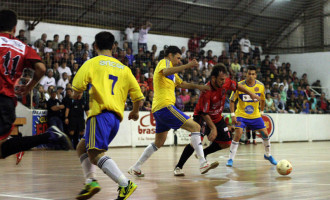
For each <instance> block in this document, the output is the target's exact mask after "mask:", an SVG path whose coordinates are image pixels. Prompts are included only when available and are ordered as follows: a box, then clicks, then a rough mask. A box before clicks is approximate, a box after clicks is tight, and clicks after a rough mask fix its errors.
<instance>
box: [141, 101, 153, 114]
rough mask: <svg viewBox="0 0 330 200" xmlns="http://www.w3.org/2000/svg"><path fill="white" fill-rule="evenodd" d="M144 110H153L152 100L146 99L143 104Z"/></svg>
mask: <svg viewBox="0 0 330 200" xmlns="http://www.w3.org/2000/svg"><path fill="white" fill-rule="evenodd" d="M142 110H143V111H149V112H150V111H151V103H150V101H145V102H144V104H143V108H142Z"/></svg>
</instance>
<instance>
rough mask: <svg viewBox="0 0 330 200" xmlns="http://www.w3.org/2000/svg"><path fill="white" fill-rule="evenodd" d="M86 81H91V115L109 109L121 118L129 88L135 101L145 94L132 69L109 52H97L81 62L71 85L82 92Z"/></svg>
mask: <svg viewBox="0 0 330 200" xmlns="http://www.w3.org/2000/svg"><path fill="white" fill-rule="evenodd" d="M87 84H91V88H90V90H89V95H90V96H89V108H90V110H89V115H88V118H89V117H91V116H95V115H98V114H100V113H102V111H103V110H108V111H112V112H114V113H116V114H117V115H118V116H119V117H120V119H121V120H122V119H123V115H124V108H125V102H126V99H127V94H128V92H129V94H130V97H131V99H132V101H133V102H135V101H138V100H142V99H143V98H144V96H143V94H142V92H141V89H140V86H139V84H138V82H137V81H136V79H135V77H134V76H133V74H132V72H131V70H130V69H129V68H128V67H126V66H125V65H123V64H122V63H121V62H119V61H118V60H117V59H115V58H113V57H110V56H105V55H100V56H97V57H95V58H92V59H90V60H88V61H86V62H85V63H84V64H83V65H82V66H81V68H80V69H79V70H78V72H77V74H76V75H75V77H74V79H73V82H72V88H73V89H74V90H76V91H78V92H83V91H84V90H86V88H87Z"/></svg>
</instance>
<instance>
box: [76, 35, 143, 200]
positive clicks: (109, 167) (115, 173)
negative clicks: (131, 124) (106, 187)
mask: <svg viewBox="0 0 330 200" xmlns="http://www.w3.org/2000/svg"><path fill="white" fill-rule="evenodd" d="M113 43H114V36H113V35H112V34H111V33H110V32H100V33H98V34H97V35H96V36H95V49H96V51H97V54H98V56H97V57H95V58H92V59H90V60H88V61H86V62H85V63H84V64H83V65H82V66H81V68H80V69H79V70H78V72H77V74H76V76H75V77H74V79H73V83H72V88H73V90H74V98H75V99H79V98H81V95H82V93H83V91H84V90H86V88H87V85H88V84H90V85H91V87H90V89H89V94H90V98H89V107H90V111H89V115H88V119H87V126H86V132H85V135H84V137H83V139H82V140H81V141H80V142H79V144H78V146H77V153H78V156H79V157H80V161H81V165H82V168H83V172H84V175H85V178H86V182H85V184H86V185H85V188H84V189H83V190H82V191H81V192H80V194H79V195H78V196H77V199H89V198H91V197H92V196H93V195H94V194H95V193H97V192H98V191H100V186H99V184H98V183H97V181H96V179H95V165H97V166H98V167H99V168H100V169H102V171H103V172H104V173H105V174H106V175H108V176H109V177H110V178H111V179H112V180H113V181H115V182H116V183H118V185H119V189H118V191H119V194H118V200H121V199H127V198H128V197H129V196H130V195H131V194H132V193H133V192H134V190H135V189H136V187H137V186H136V185H135V184H134V183H133V182H132V181H130V180H128V179H127V178H126V177H125V176H124V174H123V173H122V172H121V171H120V169H119V168H118V167H117V165H116V163H115V162H114V161H113V160H112V159H111V158H109V157H108V156H106V155H105V154H104V152H105V151H107V150H108V146H109V144H110V143H111V141H112V140H113V138H114V137H115V136H116V134H117V132H118V129H119V123H120V121H122V119H123V115H124V107H125V102H126V98H127V94H128V93H129V94H130V97H131V98H132V101H133V110H132V111H131V112H130V114H129V116H128V118H129V119H133V120H137V119H138V118H139V102H140V101H141V100H142V99H144V96H143V94H142V92H141V90H140V87H139V85H138V83H137V81H136V79H135V77H134V76H133V74H132V72H131V70H130V69H129V68H128V67H126V66H124V65H123V64H122V63H121V62H119V61H118V60H117V59H115V58H113V57H111V55H112V52H111V49H112V47H113Z"/></svg>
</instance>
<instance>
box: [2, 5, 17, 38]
mask: <svg viewBox="0 0 330 200" xmlns="http://www.w3.org/2000/svg"><path fill="white" fill-rule="evenodd" d="M16 25H17V15H16V13H15V12H14V11H12V10H0V32H10V33H12V34H15V32H16Z"/></svg>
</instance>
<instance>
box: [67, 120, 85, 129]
mask: <svg viewBox="0 0 330 200" xmlns="http://www.w3.org/2000/svg"><path fill="white" fill-rule="evenodd" d="M83 130H85V120H84V119H79V118H78V119H77V118H73V119H70V120H69V131H78V132H82V131H83Z"/></svg>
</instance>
